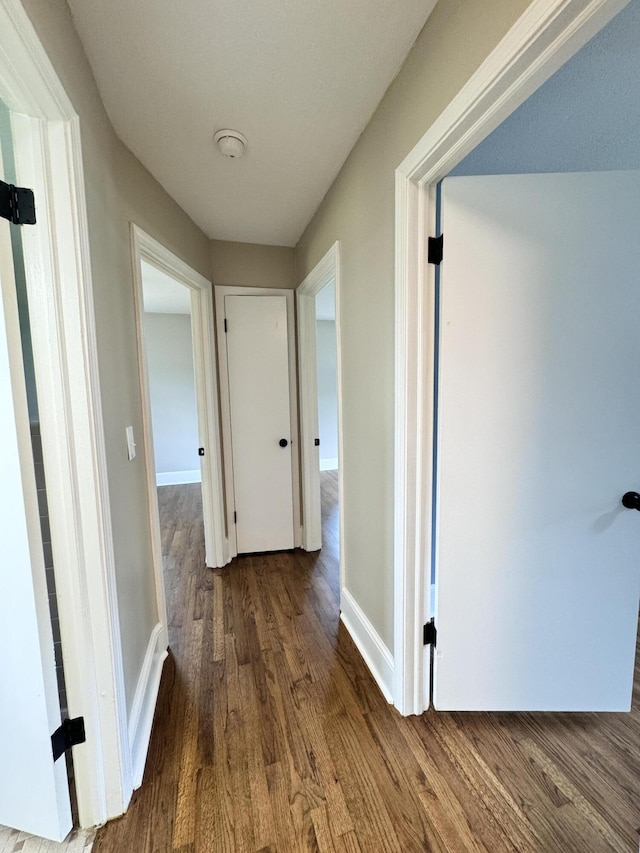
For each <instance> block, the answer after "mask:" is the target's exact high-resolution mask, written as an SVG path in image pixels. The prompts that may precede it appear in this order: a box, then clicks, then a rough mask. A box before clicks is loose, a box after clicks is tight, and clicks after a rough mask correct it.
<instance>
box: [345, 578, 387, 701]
mask: <svg viewBox="0 0 640 853" xmlns="http://www.w3.org/2000/svg"><path fill="white" fill-rule="evenodd" d="M340 619H341V621H342V624H343V625H344V626H345V628H346V629H347V631H348V632H349V635H350V636H351V639H352V640H353V642H354V643H355V644H356V647H357V649H358V651H359V652H360V654H361V655H362V658H363V660H364V662H365V663H366V665H367V667H368V668H369V670H370V672H371V675H373V677H374V679H375V681H376V684H377V685H378V687H379V688H380V690H381V691H382V695H383V696H384V698H385V699H386V700H387V702H393V655H392V654H391V652H390V651H389V649H388V648H387V647H386V645H385V644H384V643H383V642H382V638H381V637H380V635H379V634H378V632H377V631H376V629H375V628H374V627H373V625H372V624H371V622H369V620H368V619H367V616H366V614H365V612H364V610H362V608H361V607H360V605H359V604H358V602H357V601H356V600H355V598H354V597H353V596H352V595H351V593H350V592H349V590H347V589H344V588H343V589H342V594H341V612H340Z"/></svg>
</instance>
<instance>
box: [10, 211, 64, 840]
mask: <svg viewBox="0 0 640 853" xmlns="http://www.w3.org/2000/svg"><path fill="white" fill-rule="evenodd" d="M34 227H37V226H34ZM0 286H1V290H2V299H1V300H0V447H2V452H1V453H0V484H1V488H0V528H1V533H0V590H1V592H0V648H1V649H2V682H1V686H0V731H2V732H3V739H2V747H1V748H0V824H2V825H4V826H10V827H14V828H16V829H20V830H23V831H25V832H29V833H32V834H33V835H40V836H43V837H45V838H50V839H53V840H56V841H61V840H62V839H63V838H64V837H65V836H66V835H67V834H68V832H69V831H70V829H71V825H72V821H71V808H70V803H69V785H68V781H67V768H66V764H65V760H64V757H63V756H61V757H60V758H59V759H58V760H57V761H55V762H54V760H53V753H52V746H51V735H52V733H53V732H54V731H55V730H56V729H57V728H58V727H59V726H60V704H59V698H58V687H57V681H56V671H55V660H54V651H53V635H52V630H51V619H50V615H49V605H48V595H47V586H46V578H45V568H44V557H43V551H42V539H41V534H40V525H39V513H38V499H37V492H36V482H35V473H34V467H33V455H32V451H31V439H30V431H29V416H28V411H27V398H26V391H25V385H24V371H23V366H22V352H21V347H20V337H19V321H18V308H17V300H16V290H15V281H14V277H13V264H12V256H11V243H10V236H9V224H8V223H7V222H6V221H5V220H0Z"/></svg>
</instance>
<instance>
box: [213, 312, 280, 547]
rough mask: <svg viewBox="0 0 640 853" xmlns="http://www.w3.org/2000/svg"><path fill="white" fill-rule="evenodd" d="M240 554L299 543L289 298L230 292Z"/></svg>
mask: <svg viewBox="0 0 640 853" xmlns="http://www.w3.org/2000/svg"><path fill="white" fill-rule="evenodd" d="M224 305H225V318H226V321H227V334H226V335H225V339H226V343H227V367H228V372H229V408H230V413H231V443H232V448H233V451H232V452H233V484H234V491H235V512H236V536H237V542H238V552H239V553H249V552H253V551H280V550H285V549H288V548H293V546H294V529H293V472H292V459H291V402H290V398H289V341H288V333H287V302H286V298H285V297H284V296H225V299H224Z"/></svg>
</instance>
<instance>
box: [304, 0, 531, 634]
mask: <svg viewBox="0 0 640 853" xmlns="http://www.w3.org/2000/svg"><path fill="white" fill-rule="evenodd" d="M528 5H529V0H440V2H439V3H438V4H437V6H436V8H435V9H434V11H433V12H432V14H431V17H430V18H429V20H428V21H427V23H426V25H425V27H424V29H423V31H422V33H421V34H420V36H419V37H418V39H417V41H416V44H415V46H414V47H413V49H412V51H411V53H410V54H409V56H408V58H407V61H406V62H405V64H404V65H403V67H402V69H401V70H400V72H399V74H398V76H397V77H396V79H395V80H394V81H393V83H392V84H391V86H390V87H389V89H388V90H387V92H386V94H385V96H384V98H383V99H382V101H381V103H380V105H379V107H378V109H377V110H376V112H375V114H374V115H373V117H372V119H371V121H370V122H369V124H368V125H367V127H366V128H365V130H364V131H363V133H362V136H361V137H360V139H359V140H358V142H357V144H356V145H355V147H354V148H353V150H352V152H351V153H350V155H349V157H348V158H347V161H346V162H345V164H344V166H343V167H342V169H341V171H340V173H339V174H338V177H337V178H336V180H335V182H334V184H333V186H332V187H331V189H330V190H329V192H328V193H327V195H326V196H325V198H324V200H323V202H322V204H321V205H320V207H319V209H318V211H317V212H316V214H315V215H314V217H313V219H312V220H311V222H310V224H309V225H308V227H307V229H306V231H305V232H304V234H303V235H302V238H301V239H300V241H299V243H298V245H297V247H296V272H297V278H298V282H301V281H302V280H303V279H304V278H305V277H306V275H307V274H308V273H309V272H310V271H311V270H312V269H313V267H314V266H315V265H316V264H317V263H318V261H319V260H320V259H321V258H322V256H323V255H324V254H325V252H326V251H327V250H328V249H329V248H330V247H331V246H332V244H333V243H334V242H335V241H336V240H340V245H341V264H342V270H341V273H342V278H341V291H342V292H341V306H340V307H341V322H342V327H341V333H342V380H343V397H344V399H343V426H344V456H343V458H342V459H341V466H342V470H341V473H342V481H343V488H344V504H343V508H344V518H345V525H344V549H345V566H344V570H345V582H346V586H347V588H348V590H349V592H350V593H351V595H353V597H354V598H355V600H356V601H357V602H358V604H359V605H360V607H361V608H362V609H363V610H364V612H365V614H366V615H367V616H368V618H369V620H370V621H371V623H372V624H373V626H374V628H375V629H376V630H377V631H378V633H379V634H380V636H381V638H382V640H383V641H384V642H385V643H386V645H387V646H388V647H389V648H390V649H393V443H394V396H395V389H394V199H395V196H394V190H395V184H394V176H395V169H396V167H397V166H398V165H399V163H400V162H401V161H402V160H403V159H404V157H405V156H406V155H407V154H408V152H409V151H410V150H411V149H412V148H413V146H414V145H415V144H416V142H418V140H419V139H420V138H421V137H422V136H423V135H424V133H425V132H426V131H427V130H428V129H429V127H430V125H431V124H432V123H433V121H434V120H435V119H436V118H437V117H438V116H439V115H440V113H441V112H442V111H443V110H444V108H445V107H446V106H447V105H448V104H449V103H450V101H451V100H452V98H453V97H454V96H455V95H456V94H457V93H458V92H459V91H460V89H461V88H462V86H463V85H464V84H465V83H466V82H467V80H468V79H469V77H470V76H471V75H472V74H473V72H474V71H476V69H477V68H478V66H479V65H480V64H481V63H482V62H483V60H484V59H485V58H486V56H487V55H488V53H489V52H490V51H491V50H492V49H493V48H494V47H495V46H496V44H497V43H498V42H499V41H500V39H501V38H502V37H503V36H504V35H505V33H506V32H507V31H508V30H509V28H510V27H511V26H512V25H513V24H514V23H515V21H516V20H517V19H518V17H519V16H520V15H521V14H522V12H523V11H524V10H525V9H526V8H527V6H528Z"/></svg>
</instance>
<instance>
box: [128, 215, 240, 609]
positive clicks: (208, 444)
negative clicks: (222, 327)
mask: <svg viewBox="0 0 640 853" xmlns="http://www.w3.org/2000/svg"><path fill="white" fill-rule="evenodd" d="M131 251H132V262H133V278H134V293H135V312H136V332H137V337H138V376H139V381H140V391H141V395H142V420H143V429H144V447H145V460H146V469H147V491H148V495H149V516H150V528H151V536H152V546H153V559H154V568H155V576H156V589H157V595H158V608H159V609H158V613H159V614H160V619H161V621H163V622H164V624H166V617H165V613H166V605H165V599H164V579H163V571H162V546H161V542H160V523H159V515H158V494H157V491H156V466H155V453H154V449H153V420H152V412H151V396H150V390H149V371H148V366H147V355H146V344H145V329H144V289H143V281H142V261H143V260H144V261H146V262H147V263H149V264H151V265H152V266H154V267H156V268H157V269H160V270H161V271H162V272H164V273H166V274H167V275H168V276H170V277H171V278H173V279H174V280H175V281H177V282H178V283H180V284H183V285H184V286H185V287H188V288H189V290H190V291H191V332H192V342H193V364H194V377H195V389H196V407H197V413H198V435H199V442H200V446H201V447H204V448H205V456H203V457H201V466H200V467H201V482H202V512H203V520H204V535H205V546H206V555H205V559H206V562H207V565H208V566H210V567H214V568H215V567H220V566H223V565H225V563H226V562H227V561H226V559H225V554H224V551H225V547H224V543H225V534H224V508H223V507H224V501H223V490H222V489H223V486H222V447H221V443H220V433H219V429H218V424H219V415H218V380H217V365H216V346H215V332H214V327H213V288H212V285H211V282H210V281H208V280H207V279H206V278H204V276H201V275H200V273H198V272H196V271H195V270H194V269H192V268H191V267H190V266H188V265H187V264H186V263H185V262H184V261H183V260H181V259H180V258H179V257H178V256H177V255H174V254H173V252H171V251H170V250H169V249H167V248H166V247H165V246H163V245H162V244H161V243H159V242H158V241H157V240H155V239H154V238H153V237H151V236H150V235H149V234H147V233H145V232H144V231H143V230H142V229H141V228H139V227H138V226H137V225H135V224H134V223H131Z"/></svg>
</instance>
